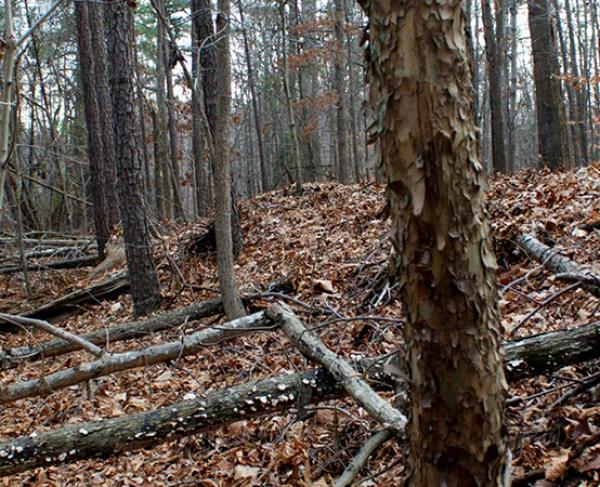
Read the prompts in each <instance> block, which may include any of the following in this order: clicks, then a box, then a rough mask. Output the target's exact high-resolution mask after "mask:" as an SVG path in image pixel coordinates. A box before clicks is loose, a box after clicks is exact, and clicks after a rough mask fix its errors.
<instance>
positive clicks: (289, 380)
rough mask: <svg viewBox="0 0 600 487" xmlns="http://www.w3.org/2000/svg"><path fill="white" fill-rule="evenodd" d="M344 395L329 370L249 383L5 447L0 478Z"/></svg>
mask: <svg viewBox="0 0 600 487" xmlns="http://www.w3.org/2000/svg"><path fill="white" fill-rule="evenodd" d="M305 390H308V393H307V392H305ZM343 394H344V391H343V389H341V387H340V386H339V384H338V382H337V381H336V380H335V379H334V378H333V377H332V376H331V375H330V374H329V373H328V372H327V371H326V370H325V369H314V370H310V371H307V372H303V373H298V374H291V375H290V374H284V375H280V376H277V377H274V378H271V379H266V380H262V381H257V382H249V383H246V384H242V385H238V386H234V387H230V388H228V389H225V390H221V391H215V392H211V393H209V394H207V395H206V396H204V397H201V398H199V399H194V400H191V401H183V402H179V403H175V404H172V405H171V406H168V407H163V408H159V409H155V410H153V411H148V412H143V413H137V414H131V415H127V416H122V417H119V418H114V419H107V420H101V421H92V422H88V423H80V424H74V425H70V426H67V427H65V428H62V429H59V430H55V431H50V432H47V433H39V434H32V435H29V436H24V437H21V438H16V439H14V440H11V441H7V442H4V443H0V476H6V475H10V474H13V473H17V472H22V471H24V470H29V469H32V468H35V467H42V466H50V465H56V464H61V463H72V462H74V461H77V460H81V459H84V458H94V457H102V458H106V457H110V456H115V455H119V454H121V453H123V452H126V451H132V450H139V449H140V448H153V447H155V446H157V445H160V444H161V443H164V442H166V441H172V440H176V439H178V438H181V437H183V436H188V435H192V434H198V433H202V432H205V431H211V430H214V429H216V428H219V427H220V426H223V425H225V424H229V423H233V422H236V421H240V420H244V419H250V418H255V417H259V416H264V415H267V414H272V413H274V412H278V411H289V410H290V409H291V408H293V407H294V406H295V404H296V401H297V398H298V397H300V396H301V395H302V396H305V397H307V400H308V403H309V404H314V403H318V402H321V401H324V400H327V399H331V398H334V397H336V396H339V395H343Z"/></svg>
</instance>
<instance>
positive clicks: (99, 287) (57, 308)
mask: <svg viewBox="0 0 600 487" xmlns="http://www.w3.org/2000/svg"><path fill="white" fill-rule="evenodd" d="M128 290H129V278H128V277H127V273H125V272H121V273H119V274H116V275H114V276H112V277H109V278H108V279H106V280H105V281H102V282H100V283H98V284H94V285H92V286H90V287H87V288H85V289H77V290H75V291H73V292H70V293H69V294H66V295H65V296H61V297H60V298H58V299H55V300H54V301H50V302H49V303H46V304H44V305H42V306H40V307H39V308H36V309H34V310H31V311H26V312H23V313H14V314H18V315H20V316H23V317H26V318H38V319H50V318H53V317H55V316H58V315H60V314H63V313H66V312H73V310H74V309H76V307H77V306H79V305H82V304H87V303H98V302H99V301H100V300H101V299H108V298H110V297H114V296H117V295H119V294H122V293H124V292H126V291H128ZM6 331H16V330H15V327H14V325H7V324H6V323H2V322H0V332H6ZM17 331H18V329H17Z"/></svg>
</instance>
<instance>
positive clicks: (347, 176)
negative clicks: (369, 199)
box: [334, 0, 353, 184]
mask: <svg viewBox="0 0 600 487" xmlns="http://www.w3.org/2000/svg"><path fill="white" fill-rule="evenodd" d="M334 5H335V13H334V15H335V17H334V24H335V38H336V41H337V46H336V52H335V58H334V70H335V91H336V92H337V96H338V100H337V113H336V115H337V134H336V140H337V156H338V166H339V168H340V181H341V183H342V184H351V183H352V180H353V177H352V176H353V171H352V163H351V161H350V157H349V153H348V103H347V101H346V99H347V89H346V82H345V79H344V69H345V65H346V63H347V60H346V59H345V56H344V54H345V49H344V46H345V44H346V43H345V40H344V38H345V36H344V19H345V12H344V4H343V0H335V1H334Z"/></svg>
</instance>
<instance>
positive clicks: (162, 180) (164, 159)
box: [154, 0, 173, 219]
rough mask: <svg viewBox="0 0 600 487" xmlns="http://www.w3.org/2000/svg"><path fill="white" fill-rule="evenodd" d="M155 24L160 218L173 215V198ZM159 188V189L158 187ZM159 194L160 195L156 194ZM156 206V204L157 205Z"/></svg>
mask: <svg viewBox="0 0 600 487" xmlns="http://www.w3.org/2000/svg"><path fill="white" fill-rule="evenodd" d="M156 2H157V5H158V8H159V9H160V11H164V8H163V5H164V0H156ZM156 24H157V32H158V33H157V37H156V71H157V72H156V104H157V109H156V124H157V131H156V135H157V136H158V140H157V143H158V146H157V147H158V152H157V153H156V154H155V159H154V164H155V166H156V169H155V173H156V174H157V176H158V180H157V181H156V188H157V192H156V193H157V197H160V198H161V200H162V201H161V205H160V208H161V209H162V213H160V216H161V217H162V218H166V219H171V218H172V216H173V198H172V194H171V189H172V184H170V183H171V181H172V178H171V177H170V171H169V141H168V135H169V131H168V117H169V109H168V107H167V99H166V83H167V69H168V67H167V66H166V65H165V55H164V52H165V51H164V50H165V41H164V40H165V28H164V26H163V24H162V22H161V21H160V19H159V18H158V14H157V19H156ZM159 188H160V191H158V189H159ZM159 194H160V196H158V195H159ZM157 206H158V205H157Z"/></svg>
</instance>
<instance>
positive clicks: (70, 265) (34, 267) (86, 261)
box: [0, 255, 100, 274]
mask: <svg viewBox="0 0 600 487" xmlns="http://www.w3.org/2000/svg"><path fill="white" fill-rule="evenodd" d="M98 262H100V257H98V256H97V255H86V256H84V257H77V258H75V259H65V260H58V261H55V262H45V263H43V264H42V263H39V264H28V265H27V270H28V271H45V270H48V269H75V268H77V267H91V266H95V265H97V264H98ZM22 270H23V267H22V266H21V265H20V264H11V265H6V266H2V267H0V274H14V273H15V272H21V271H22Z"/></svg>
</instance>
